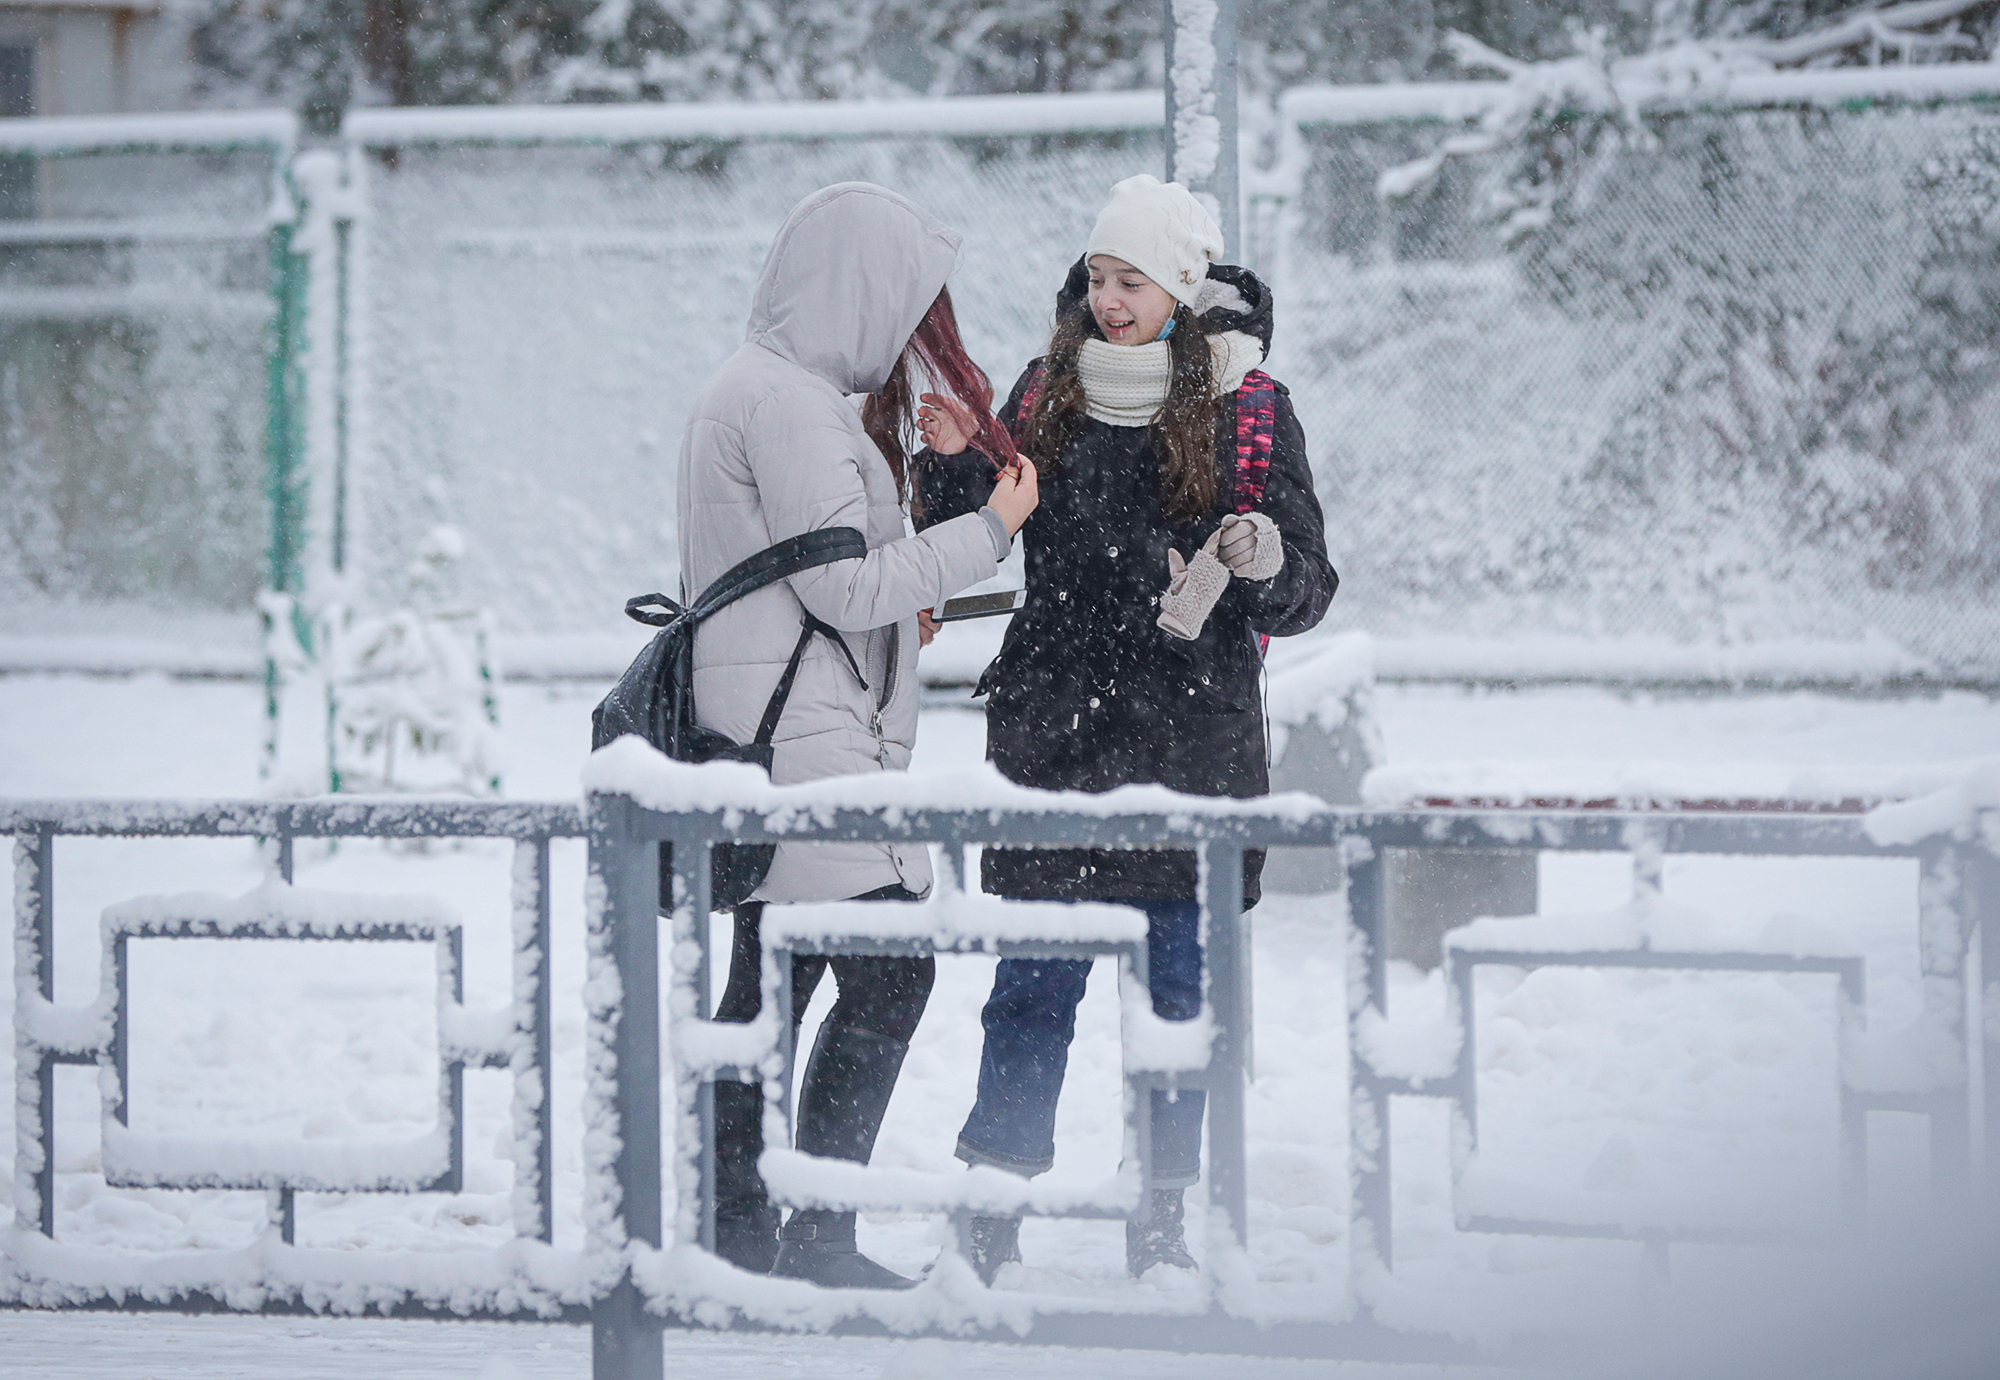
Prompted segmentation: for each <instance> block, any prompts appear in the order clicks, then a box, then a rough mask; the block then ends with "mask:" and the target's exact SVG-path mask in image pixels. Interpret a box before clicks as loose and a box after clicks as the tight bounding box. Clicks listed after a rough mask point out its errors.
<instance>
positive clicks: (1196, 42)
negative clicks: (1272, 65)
mask: <svg viewBox="0 0 2000 1380" xmlns="http://www.w3.org/2000/svg"><path fill="white" fill-rule="evenodd" d="M1236 4H1237V0H1213V3H1211V4H1206V5H1191V4H1189V3H1188V0H1167V5H1166V48H1167V52H1166V57H1167V180H1168V181H1169V182H1172V181H1176V180H1178V181H1179V182H1181V183H1182V184H1183V185H1184V186H1186V187H1187V189H1188V190H1189V191H1191V192H1193V193H1195V194H1196V195H1197V196H1204V195H1205V196H1208V197H1212V198H1214V200H1215V204H1216V220H1217V221H1218V222H1219V223H1220V225H1221V227H1222V240H1223V256H1224V258H1225V259H1227V260H1228V261H1229V262H1232V263H1240V262H1242V260H1243V243H1242V239H1241V234H1242V216H1241V214H1240V211H1239V201H1238V193H1237V176H1236V163H1237V157H1236ZM1202 10H1209V11H1211V12H1212V13H1213V14H1214V16H1215V18H1214V27H1213V28H1212V29H1211V30H1209V32H1207V33H1205V34H1204V33H1201V32H1200V31H1199V29H1200V26H1199V15H1200V12H1201V11H1202ZM1184 17H1185V18H1188V19H1192V20H1195V21H1196V22H1195V23H1193V24H1190V25H1189V27H1188V28H1187V29H1186V30H1185V31H1183V29H1182V27H1181V21H1182V19H1183V18H1184ZM1204 67H1205V68H1206V69H1207V70H1206V71H1205V72H1204V70H1203V69H1204Z"/></svg>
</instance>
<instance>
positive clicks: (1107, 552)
mask: <svg viewBox="0 0 2000 1380" xmlns="http://www.w3.org/2000/svg"><path fill="white" fill-rule="evenodd" d="M1104 554H1105V555H1107V556H1116V555H1117V554H1118V548H1117V547H1115V546H1113V547H1109V548H1107V549H1106V550H1105V552H1104Z"/></svg>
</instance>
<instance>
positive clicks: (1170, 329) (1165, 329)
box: [1153, 316, 1180, 341]
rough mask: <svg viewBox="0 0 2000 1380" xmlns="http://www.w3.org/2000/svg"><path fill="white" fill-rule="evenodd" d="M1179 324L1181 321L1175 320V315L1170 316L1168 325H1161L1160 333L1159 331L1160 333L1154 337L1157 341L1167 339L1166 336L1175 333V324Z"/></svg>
mask: <svg viewBox="0 0 2000 1380" xmlns="http://www.w3.org/2000/svg"><path fill="white" fill-rule="evenodd" d="M1179 324H1180V323H1179V322H1177V321H1175V320H1174V318H1173V317H1171V316H1169V317H1168V318H1167V324H1166V325H1164V326H1162V327H1160V333H1159V334H1158V335H1156V336H1154V337H1153V339H1154V340H1155V341H1161V340H1165V339H1166V338H1167V337H1168V336H1170V335H1172V334H1173V333H1174V327H1175V326H1177V325H1179Z"/></svg>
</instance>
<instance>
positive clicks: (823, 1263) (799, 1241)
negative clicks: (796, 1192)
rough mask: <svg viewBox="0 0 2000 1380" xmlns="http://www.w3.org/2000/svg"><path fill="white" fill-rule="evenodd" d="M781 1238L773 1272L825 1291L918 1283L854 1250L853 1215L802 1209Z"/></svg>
mask: <svg viewBox="0 0 2000 1380" xmlns="http://www.w3.org/2000/svg"><path fill="white" fill-rule="evenodd" d="M779 1235H780V1236H781V1237H782V1238H783V1239H782V1240H781V1241H780V1243H779V1246H778V1263H777V1264H776V1265H774V1266H772V1267H771V1273H772V1274H774V1275H781V1276H783V1277H784V1278H786V1279H802V1280H805V1281H806V1282H807V1283H809V1284H817V1285H820V1286H821V1287H822V1288H826V1289H914V1288H915V1287H916V1284H917V1282H916V1281H915V1280H914V1279H905V1278H903V1277H902V1276H901V1275H899V1274H897V1273H896V1272H895V1271H894V1270H890V1269H886V1268H884V1267H883V1266H880V1265H877V1264H876V1263H875V1262H874V1261H872V1260H870V1259H869V1258H868V1257H867V1256H865V1255H863V1254H861V1252H860V1251H857V1250H856V1249H854V1214H853V1213H851V1212H829V1211H827V1210H825V1209H824V1208H801V1209H800V1210H799V1211H797V1212H795V1213H793V1214H792V1220H791V1221H789V1222H787V1223H785V1229H784V1231H782V1232H781V1233H779Z"/></svg>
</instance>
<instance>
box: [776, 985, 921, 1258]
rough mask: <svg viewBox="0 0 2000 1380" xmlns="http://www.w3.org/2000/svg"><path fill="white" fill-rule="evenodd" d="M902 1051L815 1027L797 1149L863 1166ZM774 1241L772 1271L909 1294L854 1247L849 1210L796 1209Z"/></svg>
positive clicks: (845, 1031)
mask: <svg viewBox="0 0 2000 1380" xmlns="http://www.w3.org/2000/svg"><path fill="white" fill-rule="evenodd" d="M909 1048H910V1047H909V1046H908V1045H907V1044H905V1043H903V1042H902V1041H901V1040H892V1039H890V1038H889V1037H888V1036H886V1035H878V1034H876V1033H875V1032H874V1031H872V1030H861V1029H859V1028H857V1027H854V1026H845V1025H835V1024H833V1023H832V1022H831V1021H829V1022H827V1023H826V1024H825V1025H822V1026H821V1027H820V1028H819V1037H818V1038H817V1039H816V1040H814V1041H813V1052H812V1058H811V1059H810V1060H808V1061H807V1063H806V1072H805V1078H804V1079H803V1080H802V1082H801V1084H800V1087H799V1122H798V1133H797V1135H796V1137H795V1140H796V1143H797V1145H798V1148H799V1149H800V1150H802V1151H804V1152H805V1153H806V1154H808V1155H820V1156H824V1157H826V1158H828V1159H837V1160H852V1161H854V1162H855V1163H856V1164H866V1163H868V1157H869V1155H871V1154H872V1153H874V1150H875V1133H876V1132H877V1131H878V1130H880V1129H881V1126H882V1114H883V1113H884V1112H886V1111H887V1110H888V1109H889V1094H890V1093H892V1092H894V1091H895V1089H896V1075H897V1073H898V1072H900V1071H901V1070H902V1067H903V1056H904V1054H906V1053H908V1051H909ZM781 1236H782V1240H781V1243H780V1245H779V1247H778V1260H777V1263H776V1264H775V1265H774V1266H773V1267H772V1270H771V1272H772V1273H773V1274H778V1275H784V1276H786V1277H787V1278H790V1279H804V1280H810V1281H811V1282H813V1283H814V1284H823V1285H825V1286H827V1287H828V1288H833V1289H908V1288H910V1287H912V1286H913V1285H914V1284H915V1283H916V1281H915V1280H910V1279H905V1278H903V1277H902V1276H901V1275H899V1274H896V1273H895V1272H894V1271H892V1270H886V1269H884V1268H883V1267H882V1266H880V1265H877V1264H876V1263H875V1262H874V1261H872V1260H870V1259H869V1258H868V1257H867V1256H865V1255H862V1254H861V1253H860V1252H859V1251H857V1250H856V1249H855V1247H854V1214H853V1213H851V1212H829V1211H826V1210H824V1209H820V1208H803V1209H801V1210H799V1211H798V1212H795V1213H793V1214H792V1219H791V1221H789V1222H787V1223H785V1228H784V1231H783V1232H782V1233H781Z"/></svg>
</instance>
